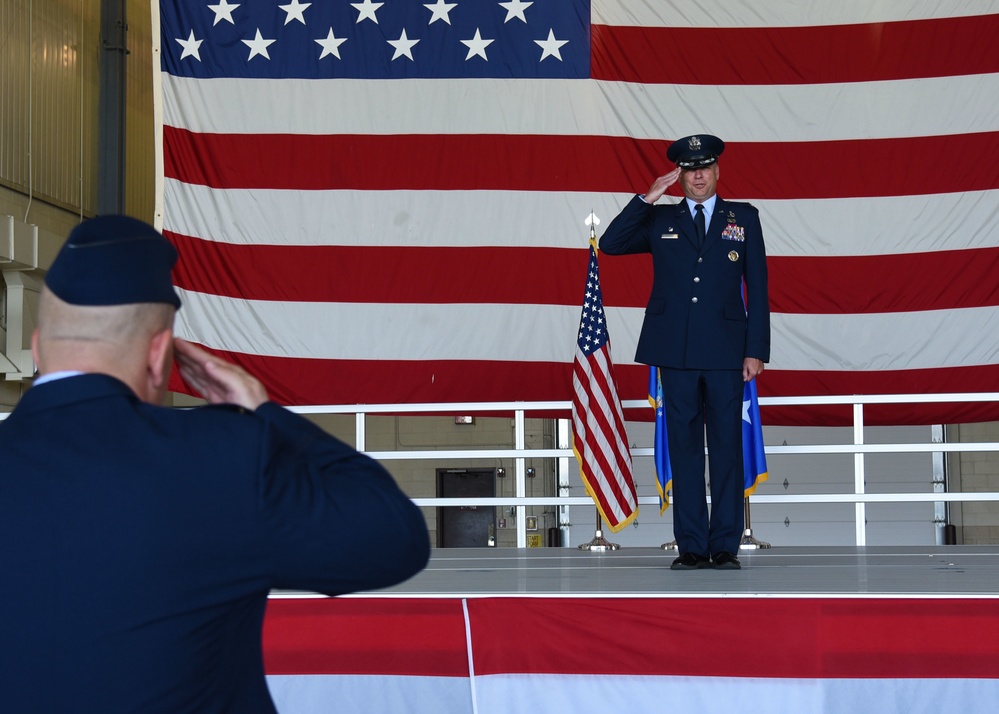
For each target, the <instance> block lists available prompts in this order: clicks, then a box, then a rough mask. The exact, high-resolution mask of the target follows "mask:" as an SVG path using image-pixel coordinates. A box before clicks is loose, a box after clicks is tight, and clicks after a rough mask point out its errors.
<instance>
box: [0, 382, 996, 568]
mask: <svg viewBox="0 0 999 714" xmlns="http://www.w3.org/2000/svg"><path fill="white" fill-rule="evenodd" d="M971 402H999V393H997V392H979V393H948V394H895V395H880V394H879V395H849V396H816V397H762V398H760V404H761V406H790V405H801V406H810V405H830V404H849V405H852V406H853V434H854V443H852V444H799V445H794V446H767V447H766V452H767V454H853V455H854V492H853V493H826V494H799V495H793V494H783V495H760V494H756V495H754V496H753V497H752V502H753V503H853V504H855V506H856V515H855V518H856V542H857V545H858V546H862V545H866V540H867V536H866V505H867V504H868V503H887V502H932V503H943V502H948V501H962V502H970V501H999V492H975V493H954V492H949V493H945V492H932V493H878V494H872V493H866V492H865V486H864V482H865V479H864V455H865V454H873V453H879V454H883V453H933V454H942V453H945V452H970V451H986V452H999V442H970V443H969V442H931V443H905V444H865V443H864V406H865V405H866V404H907V403H909V404H911V403H919V404H927V403H971ZM623 406H624V408H625V409H643V408H645V409H649V408H650V407H649V404H648V402H647V401H646V400H633V401H625V402H623ZM571 408H572V405H571V402H568V401H549V402H458V403H448V404H351V405H321V406H299V407H291V411H294V412H296V413H298V414H354V415H355V419H354V423H355V444H356V447H357V449H358V450H360V451H364V452H365V453H367V454H368V455H369V456H371V457H372V458H375V459H377V460H380V461H390V460H402V459H406V460H430V459H433V460H440V459H497V458H504V459H513V460H514V465H515V467H514V478H515V495H514V496H496V497H491V498H461V499H457V498H414V499H413V500H414V502H415V503H416V504H417V505H418V506H460V505H464V506H513V507H515V508H516V509H517V518H516V523H517V529H516V531H517V547H519V548H524V547H526V546H527V531H526V518H525V516H526V509H527V507H528V506H580V505H588V504H592V503H593V501H592V500H591V499H590V498H589V497H588V496H530V497H529V496H527V495H526V494H527V468H526V465H525V464H526V459H528V458H556V459H569V458H574V456H573V453H572V449H571V448H569V447H568V446H566V447H565V448H556V449H529V448H527V447H526V442H527V439H526V428H525V424H526V421H525V420H526V417H527V415H528V414H529V413H530V412H544V413H547V414H551V413H553V412H564V413H565V414H566V415H567V416H568V415H569V413H570V411H571ZM475 413H512V414H513V415H514V448H512V449H433V450H424V451H399V450H396V451H367V450H366V449H365V443H366V428H365V417H366V416H367V415H369V414H475ZM6 417H7V414H6V413H0V420H3V419H5V418H6ZM632 455H633V456H652V455H653V449H652V447H640V448H633V449H632ZM658 503H659V502H658V498H657V497H656V496H644V497H641V498H639V505H656V506H658Z"/></svg>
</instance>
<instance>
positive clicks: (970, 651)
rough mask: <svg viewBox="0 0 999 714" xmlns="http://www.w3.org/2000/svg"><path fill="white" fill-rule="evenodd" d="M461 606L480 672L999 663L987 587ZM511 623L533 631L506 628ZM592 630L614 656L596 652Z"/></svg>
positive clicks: (965, 670)
mask: <svg viewBox="0 0 999 714" xmlns="http://www.w3.org/2000/svg"><path fill="white" fill-rule="evenodd" d="M666 563H667V556H666V555H663V564H664V566H665V564H666ZM720 611H723V612H725V613H727V615H724V616H719V612H720ZM468 614H469V622H470V628H471V632H472V649H473V652H474V653H475V674H476V675H483V676H488V675H491V674H503V673H506V672H526V673H532V674H542V673H551V674H579V673H586V674H619V675H626V676H633V675H670V676H681V677H682V676H693V677H711V676H714V677H765V678H771V677H781V678H785V677H786V678H805V679H812V678H828V677H833V678H835V677H842V678H860V679H867V678H957V679H966V678H977V677H982V678H987V679H994V678H995V677H996V676H997V672H999V600H994V599H980V600H971V599H962V600H943V599H882V600H876V599H875V600H871V599H828V598H822V599H792V598H776V599H773V598H748V599H745V598H734V599H733V598H730V599H725V600H719V599H717V598H690V599H669V600H647V599H614V598H607V599H555V598H552V599H548V598H544V599H541V598H530V599H522V598H492V599H481V600H470V601H469V602H468ZM776 622H779V623H780V626H779V627H775V626H774V623H776ZM513 623H516V627H517V628H518V629H520V630H523V631H525V632H532V633H535V634H536V635H538V636H537V637H535V638H510V637H506V636H504V635H505V634H507V633H509V632H510V627H511V625H512V624H513ZM928 632H946V633H947V636H946V637H944V638H934V637H927V633H928ZM496 642H503V643H504V646H502V647H497V646H495V643H496ZM594 642H599V643H600V651H601V652H603V653H613V656H599V655H597V656H595V653H594V649H593V643H594ZM678 653H682V655H678Z"/></svg>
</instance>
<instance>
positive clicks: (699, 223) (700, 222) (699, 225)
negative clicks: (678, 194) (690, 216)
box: [694, 203, 705, 248]
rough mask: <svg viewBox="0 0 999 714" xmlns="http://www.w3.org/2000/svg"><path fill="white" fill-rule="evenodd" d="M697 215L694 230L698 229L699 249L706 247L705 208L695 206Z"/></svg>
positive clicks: (699, 205) (698, 205)
mask: <svg viewBox="0 0 999 714" xmlns="http://www.w3.org/2000/svg"><path fill="white" fill-rule="evenodd" d="M694 209H695V210H696V214H695V215H694V228H696V229H697V247H698V248H702V247H704V232H705V231H704V206H702V205H701V204H699V203H698V204H697V205H696V206H694Z"/></svg>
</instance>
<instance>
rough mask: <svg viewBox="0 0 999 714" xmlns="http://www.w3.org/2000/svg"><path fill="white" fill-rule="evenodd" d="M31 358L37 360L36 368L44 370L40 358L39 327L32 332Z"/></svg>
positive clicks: (40, 370)
mask: <svg viewBox="0 0 999 714" xmlns="http://www.w3.org/2000/svg"><path fill="white" fill-rule="evenodd" d="M31 359H33V360H34V361H35V369H36V370H37V371H38V372H42V361H41V360H40V359H39V358H38V328H37V327H36V328H35V329H34V330H33V331H32V333H31Z"/></svg>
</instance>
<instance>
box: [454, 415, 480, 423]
mask: <svg viewBox="0 0 999 714" xmlns="http://www.w3.org/2000/svg"><path fill="white" fill-rule="evenodd" d="M454 423H455V424H473V425H474V424H475V417H473V416H456V417H455V418H454Z"/></svg>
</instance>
